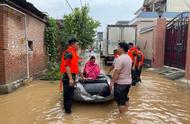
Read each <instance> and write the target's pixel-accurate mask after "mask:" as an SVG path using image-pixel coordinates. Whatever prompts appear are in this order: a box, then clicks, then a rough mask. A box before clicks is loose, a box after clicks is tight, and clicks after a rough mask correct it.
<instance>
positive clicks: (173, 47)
mask: <svg viewBox="0 0 190 124" xmlns="http://www.w3.org/2000/svg"><path fill="white" fill-rule="evenodd" d="M188 24H189V13H188V12H184V13H181V14H179V15H178V16H177V17H175V18H174V19H173V20H172V21H170V22H169V23H168V24H167V28H166V42H165V65H167V66H171V67H176V68H180V69H185V64H186V51H187V35H188Z"/></svg>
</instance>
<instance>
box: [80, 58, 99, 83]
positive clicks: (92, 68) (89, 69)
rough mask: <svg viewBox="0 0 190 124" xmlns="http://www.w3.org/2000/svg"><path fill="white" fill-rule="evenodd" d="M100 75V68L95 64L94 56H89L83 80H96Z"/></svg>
mask: <svg viewBox="0 0 190 124" xmlns="http://www.w3.org/2000/svg"><path fill="white" fill-rule="evenodd" d="M99 74H100V67H99V65H98V64H96V58H95V56H91V57H90V60H89V61H88V62H87V63H86V64H85V67H84V71H83V77H84V78H85V79H92V80H96V78H97V77H98V75H99Z"/></svg>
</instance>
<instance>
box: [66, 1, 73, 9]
mask: <svg viewBox="0 0 190 124" xmlns="http://www.w3.org/2000/svg"><path fill="white" fill-rule="evenodd" d="M66 2H67V4H68V6H69V7H70V9H71V10H72V11H73V8H72V6H71V4H70V3H69V1H68V0H66Z"/></svg>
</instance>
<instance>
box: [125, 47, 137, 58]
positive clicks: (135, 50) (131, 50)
mask: <svg viewBox="0 0 190 124" xmlns="http://www.w3.org/2000/svg"><path fill="white" fill-rule="evenodd" d="M134 53H135V54H136V55H137V54H138V49H137V48H136V47H132V48H131V49H129V50H128V52H127V54H128V55H129V56H130V57H131V60H132V62H134V59H135V58H134V57H135V56H134V55H133V54H134Z"/></svg>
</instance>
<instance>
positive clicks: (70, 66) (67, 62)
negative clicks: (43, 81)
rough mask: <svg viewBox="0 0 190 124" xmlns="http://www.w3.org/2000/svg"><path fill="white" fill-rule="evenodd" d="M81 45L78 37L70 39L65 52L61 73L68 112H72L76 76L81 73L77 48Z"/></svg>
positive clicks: (66, 110) (65, 106)
mask: <svg viewBox="0 0 190 124" xmlns="http://www.w3.org/2000/svg"><path fill="white" fill-rule="evenodd" d="M78 49H79V45H78V42H77V40H76V39H71V40H69V46H68V49H66V50H65V51H64V52H63V55H62V60H61V66H60V73H61V75H62V82H63V90H64V91H63V96H64V109H65V112H66V113H71V112H72V111H71V107H72V103H73V96H74V85H75V83H76V76H77V75H78V73H79V65H78V64H79V56H78V53H77V50H78Z"/></svg>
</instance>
